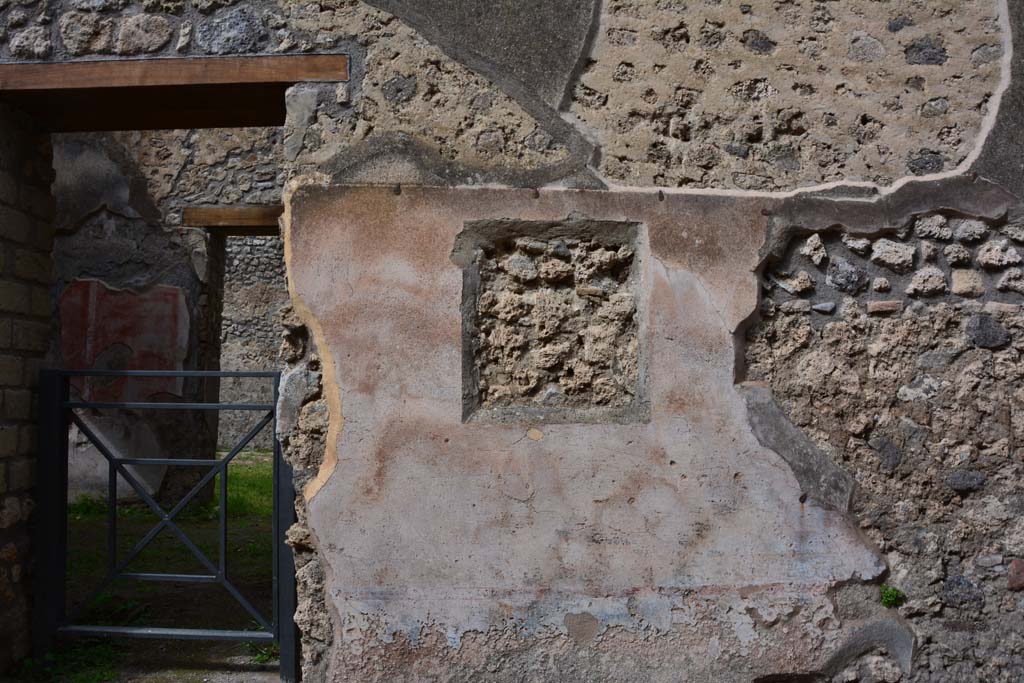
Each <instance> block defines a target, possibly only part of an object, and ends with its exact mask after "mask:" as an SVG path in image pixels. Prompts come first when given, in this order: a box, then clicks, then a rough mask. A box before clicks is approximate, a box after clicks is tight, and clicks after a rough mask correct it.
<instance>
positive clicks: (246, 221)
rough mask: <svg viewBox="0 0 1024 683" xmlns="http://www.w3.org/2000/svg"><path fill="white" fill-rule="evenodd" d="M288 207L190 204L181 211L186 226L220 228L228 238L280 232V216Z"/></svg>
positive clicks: (209, 228) (222, 233)
mask: <svg viewBox="0 0 1024 683" xmlns="http://www.w3.org/2000/svg"><path fill="white" fill-rule="evenodd" d="M282 213H284V207H283V206H280V205H275V206H189V207H186V208H185V209H184V210H183V211H182V212H181V222H182V224H183V225H187V226H191V227H197V228H207V229H208V230H216V231H217V232H218V233H219V234H221V235H224V236H226V237H242V236H247V235H277V234H278V233H279V231H278V223H277V219H278V218H280V217H281V214H282Z"/></svg>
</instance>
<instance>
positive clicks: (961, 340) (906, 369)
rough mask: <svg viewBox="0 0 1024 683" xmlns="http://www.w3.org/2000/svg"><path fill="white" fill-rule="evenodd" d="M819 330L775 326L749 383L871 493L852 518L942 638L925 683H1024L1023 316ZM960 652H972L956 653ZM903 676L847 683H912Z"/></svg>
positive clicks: (854, 314)
mask: <svg viewBox="0 0 1024 683" xmlns="http://www.w3.org/2000/svg"><path fill="white" fill-rule="evenodd" d="M812 321H813V319H812V318H810V317H809V316H807V315H803V314H787V313H783V312H781V311H777V312H776V313H775V314H773V315H770V316H767V317H764V318H762V320H761V322H760V323H759V325H757V326H756V327H755V328H753V329H751V330H750V331H748V335H747V338H746V344H745V356H746V362H747V377H748V378H750V379H754V380H760V381H764V382H766V383H767V384H768V385H769V386H770V387H771V389H772V391H773V393H774V395H775V396H776V399H777V400H778V401H779V404H780V405H781V407H782V408H783V410H784V411H785V412H786V413H787V414H788V416H789V417H790V419H791V420H792V421H793V422H794V423H795V424H796V425H797V426H799V427H800V428H801V429H802V430H803V431H804V433H806V434H807V435H808V436H810V437H811V438H812V439H813V440H814V441H815V442H816V443H817V445H818V446H819V447H821V448H822V449H823V450H825V451H826V452H830V453H832V454H833V458H834V460H835V461H836V462H837V463H839V464H841V466H842V467H843V469H845V470H846V471H848V472H850V473H851V474H852V475H853V476H854V477H855V478H856V479H857V482H858V488H859V492H858V494H857V495H856V496H855V497H854V505H853V513H854V515H855V516H856V518H857V523H858V525H859V526H860V528H861V529H862V530H863V531H864V533H865V534H866V535H867V536H868V537H869V538H871V539H872V540H873V541H874V542H875V543H876V544H877V545H878V547H880V548H883V549H884V551H885V553H886V558H887V562H888V565H889V569H890V574H889V576H888V577H887V579H886V582H887V583H888V584H890V585H892V586H894V587H896V588H898V589H899V590H900V591H902V592H903V593H904V594H905V595H906V598H907V601H906V603H905V604H904V605H902V606H901V607H899V608H898V611H899V613H900V615H901V617H902V618H905V619H907V620H908V622H909V625H910V627H911V628H912V629H913V631H914V632H916V633H932V634H936V637H935V638H929V639H926V640H923V641H920V642H919V643H918V648H919V649H920V651H919V652H918V653H917V656H916V657H915V659H914V673H913V680H919V681H940V680H945V679H946V677H948V675H949V673H950V672H951V671H962V672H965V674H964V675H965V676H966V678H967V679H969V680H1013V679H1015V678H1017V677H1019V675H1020V673H1021V672H1022V671H1024V644H1022V643H1020V642H1019V641H1018V640H1017V639H1015V638H1007V637H1006V634H1007V633H1011V632H1014V631H1015V629H1017V628H1018V627H1017V626H1016V623H1017V619H1018V618H1017V616H1016V615H1017V609H1018V605H1017V603H1018V602H1019V593H1014V592H1012V591H1016V590H1021V587H1022V586H1024V581H1021V579H1020V576H1021V574H1022V572H1021V567H1022V566H1024V565H1021V564H1020V563H1021V560H1020V559H1016V558H1019V557H1021V556H1022V555H1021V553H1024V522H1022V519H1021V516H1020V514H1018V513H1019V510H1018V501H1017V499H1018V498H1019V490H1018V489H1019V487H1018V486H1017V485H1016V482H1017V481H1019V477H1020V476H1022V474H1024V471H1022V465H1021V463H1020V459H1019V457H1018V455H1017V454H1016V453H1015V446H1014V444H1016V443H1019V439H1020V438H1022V436H1024V423H1021V421H1020V420H1019V419H1017V418H1016V415H1017V414H1018V413H1019V412H1020V411H1021V410H1022V408H1024V405H1022V403H1021V401H1022V396H1021V393H1020V391H1019V390H1018V388H1019V387H1020V386H1021V383H1022V382H1024V376H1022V373H1024V366H1022V365H1021V364H1020V362H1019V356H1020V354H1021V353H1022V351H1024V314H1022V312H1021V310H1020V309H1019V307H1017V306H1005V307H1004V306H1002V305H1001V306H999V307H996V306H990V305H985V304H981V303H977V302H972V301H962V300H956V299H951V300H949V301H947V302H943V303H938V304H929V305H925V306H921V307H917V308H914V309H913V310H908V311H907V312H905V313H903V314H901V315H896V316H892V317H877V316H866V315H864V312H863V310H858V309H854V308H848V309H846V310H845V311H844V312H842V314H841V315H839V316H838V317H837V318H834V319H832V320H831V322H830V323H829V324H828V325H827V326H824V327H821V328H816V327H815V326H814V325H813V324H812ZM954 529H955V530H956V532H955V533H952V532H951V531H952V530H954ZM875 599H877V598H875ZM968 625H969V626H968ZM953 642H969V643H970V644H971V645H970V647H969V648H967V649H958V650H956V651H952V650H949V649H947V648H948V647H949V645H950V644H951V643H953ZM857 666H862V664H859V665H857ZM856 668H857V667H854V669H853V674H855V675H857V676H863V675H865V673H864V671H863V669H862V670H861V671H860V672H859V673H858V672H857V671H856ZM844 671H845V670H844ZM897 673H898V672H895V671H892V672H890V674H891V675H890V674H886V675H888V676H889V678H863V677H861V678H854V677H852V675H851V676H850V677H846V678H836V679H832V680H843V681H846V680H907V679H906V678H905V677H900V676H899V675H897ZM843 675H847V674H843ZM822 680H826V679H822Z"/></svg>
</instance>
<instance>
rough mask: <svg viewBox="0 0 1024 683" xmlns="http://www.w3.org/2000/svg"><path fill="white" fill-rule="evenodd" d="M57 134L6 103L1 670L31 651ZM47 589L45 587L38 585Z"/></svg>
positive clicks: (1, 236) (1, 117)
mask: <svg viewBox="0 0 1024 683" xmlns="http://www.w3.org/2000/svg"><path fill="white" fill-rule="evenodd" d="M52 179H53V171H52V163H51V154H50V142H49V136H48V135H46V134H45V133H44V132H42V131H39V130H37V129H36V128H35V126H34V124H33V122H32V121H31V120H29V119H28V118H26V117H24V116H23V115H21V114H19V113H18V112H15V111H13V110H11V109H9V108H7V107H5V106H3V105H0V245H2V246H0V254H2V258H3V262H2V269H0V292H2V294H0V386H2V396H3V412H2V414H0V670H3V669H5V668H7V666H8V665H9V664H10V663H11V662H12V661H14V660H17V659H19V658H21V657H24V656H25V655H26V654H28V651H29V644H30V635H31V630H30V623H29V622H30V614H29V608H30V602H29V581H30V578H29V577H30V567H31V559H32V555H31V545H30V542H29V527H28V522H29V518H30V516H31V513H32V497H31V489H32V486H33V481H34V476H35V471H34V470H35V458H34V452H35V444H36V440H37V430H36V424H35V405H36V391H35V388H36V382H37V379H38V372H39V368H40V367H42V365H43V362H44V359H45V356H46V351H47V349H48V347H49V343H50V332H51V322H52V304H51V300H50V283H51V279H52V268H51V251H52V242H53V222H52V221H53V217H54V202H53V199H52V197H51V195H50V184H51V182H52ZM37 589H39V587H37Z"/></svg>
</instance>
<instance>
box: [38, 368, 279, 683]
mask: <svg viewBox="0 0 1024 683" xmlns="http://www.w3.org/2000/svg"><path fill="white" fill-rule="evenodd" d="M73 377H113V378H120V377H125V378H133V377H134V378H139V377H148V378H154V377H156V378H166V377H171V378H180V377H197V378H214V379H218V380H219V379H220V378H227V377H247V378H265V379H271V380H273V395H274V400H273V402H272V403H268V404H263V403H185V402H171V403H167V402H164V403H157V402H150V403H146V402H109V401H108V402H92V401H82V400H75V401H73V400H71V399H70V380H71V378H73ZM279 380H280V373H277V372H214V371H209V372H207V371H179V372H163V371H141V370H135V371H113V370H96V371H69V370H43V371H41V374H40V468H39V470H40V475H39V495H38V498H39V508H38V510H39V520H38V523H37V529H36V533H37V546H36V547H37V548H38V549H39V550H38V553H37V554H38V556H39V558H40V562H39V564H40V567H39V570H38V571H37V574H39V575H40V578H41V579H43V580H44V581H45V582H44V583H42V584H40V585H45V586H47V587H48V590H47V591H46V592H45V593H44V592H42V591H37V597H36V606H35V624H34V640H35V649H36V651H37V654H41V653H42V652H44V651H46V650H48V649H49V647H50V645H51V644H52V639H53V638H54V636H56V635H68V636H108V637H122V638H123V637H135V638H166V639H187V640H229V641H230V640H235V641H247V642H272V641H276V642H277V643H278V644H279V646H280V651H281V654H280V664H281V679H282V680H283V681H294V680H297V673H298V672H297V662H298V656H297V641H298V639H297V637H296V636H297V631H296V627H295V624H294V620H293V615H294V611H295V566H294V560H293V558H292V555H291V549H290V548H289V547H288V546H287V545H286V544H285V543H284V533H285V531H287V529H288V527H289V526H291V524H292V523H293V522H294V521H295V509H294V489H293V486H292V480H291V468H290V467H289V466H288V464H287V463H286V462H284V460H283V458H282V457H281V449H280V445H279V443H278V441H277V436H276V431H277V419H276V404H277V391H278V389H277V387H278V383H279ZM77 409H94V410H103V409H113V410H118V409H120V410H125V409H127V410H218V411H223V410H246V411H256V412H260V411H265V414H264V415H263V416H262V417H261V418H260V420H259V421H258V422H257V423H256V424H255V425H254V426H253V427H252V428H251V429H249V431H248V432H246V433H245V435H244V436H242V438H241V439H240V440H239V441H238V443H237V444H236V445H235V446H234V447H233V448H232V449H231V450H230V451H229V452H228V453H227V454H226V455H225V456H224V457H222V458H214V459H200V458H131V457H119V456H117V455H115V454H114V452H113V449H111V448H110V447H109V446H108V445H107V444H106V443H105V442H104V440H103V439H102V438H100V437H99V436H98V435H97V434H96V432H95V431H94V430H93V429H92V428H91V427H90V426H89V425H88V424H87V423H86V421H85V420H83V419H82V417H81V416H80V415H78V414H77V413H76V412H75V411H76V410H77ZM72 424H74V425H75V426H76V427H77V428H78V430H79V431H80V432H81V434H82V435H84V436H85V438H86V439H87V440H88V441H89V442H90V443H91V444H92V445H93V446H94V447H95V448H96V450H98V451H99V453H100V454H101V455H102V456H103V458H104V459H105V460H106V462H107V472H108V478H107V568H106V575H105V576H104V578H103V579H102V581H101V582H100V584H99V586H98V587H97V588H95V589H94V590H93V591H92V592H91V593H90V594H89V595H88V596H87V597H86V599H85V600H83V601H82V602H81V603H80V605H79V606H78V608H77V609H76V610H74V611H73V612H72V613H71V614H70V615H68V614H67V613H66V605H65V599H66V598H65V582H66V579H67V477H68V428H69V427H70V425H72ZM268 425H269V426H271V428H272V430H273V432H274V434H273V438H272V441H273V444H274V448H273V451H274V456H273V471H274V501H273V509H274V511H273V534H274V539H273V542H274V545H273V551H274V552H273V558H274V559H273V563H274V567H273V591H274V595H273V598H274V599H273V615H272V616H271V618H269V619H268V618H267V617H266V616H265V615H263V614H262V613H261V612H260V611H259V610H258V609H256V607H255V606H254V605H253V604H252V603H251V602H250V601H249V600H248V599H246V598H245V596H244V595H242V593H241V591H239V590H238V588H237V587H236V586H235V585H234V584H233V583H232V582H231V580H230V579H229V578H228V566H227V528H228V527H227V522H228V518H227V512H228V509H227V507H228V506H227V486H228V476H227V473H228V465H230V464H231V462H232V461H233V460H234V458H235V456H237V455H238V454H239V453H241V452H242V451H243V450H244V449H245V447H246V446H248V445H249V443H250V442H251V441H252V440H253V438H255V437H256V436H257V435H258V434H259V433H260V432H261V431H263V430H264V429H265V428H266V427H267V426H268ZM128 465H167V466H187V467H205V468H208V471H207V472H206V473H205V474H204V475H203V476H202V477H201V478H200V479H199V481H198V482H197V483H196V484H195V485H194V486H192V488H191V489H190V490H189V491H188V492H187V493H186V494H185V495H184V496H183V497H182V498H181V499H180V500H179V501H178V502H177V503H175V505H174V506H173V507H171V509H170V510H165V509H164V507H163V506H162V505H160V503H158V502H157V501H156V499H155V498H154V497H153V496H152V495H151V494H150V493H149V492H148V491H147V490H146V487H145V486H144V485H142V483H140V482H139V480H138V479H137V478H136V476H135V475H133V474H132V473H131V471H130V470H129V469H128V467H127V466H128ZM118 475H120V476H121V477H122V478H123V479H124V480H125V481H126V482H127V483H128V484H129V485H130V486H131V488H132V490H133V491H134V492H135V494H136V495H137V496H138V497H139V498H140V499H141V500H142V501H143V503H145V505H146V506H147V507H148V508H149V509H150V511H152V512H153V513H154V514H155V515H156V517H157V518H158V522H157V523H156V525H155V526H153V528H152V529H150V530H149V531H148V532H147V533H146V534H145V535H144V536H143V537H142V539H141V540H139V541H138V542H137V543H136V544H135V545H134V546H133V547H132V548H131V550H130V551H129V552H128V554H127V555H126V556H125V557H124V558H123V559H121V560H120V561H118V558H117V479H118ZM218 475H220V478H219V480H218V486H219V495H220V505H219V515H218V527H217V531H218V553H217V562H214V561H213V560H211V559H210V558H209V557H208V556H207V554H206V553H204V552H203V551H202V550H201V549H200V548H199V547H198V546H197V545H196V544H195V543H194V542H193V541H192V539H190V538H189V537H188V535H187V534H186V533H185V532H184V530H182V528H181V527H180V526H179V525H178V524H177V522H176V521H175V518H176V517H177V516H178V515H179V514H180V513H181V511H182V510H184V509H185V507H186V506H187V505H188V504H189V503H190V502H191V501H192V500H193V499H195V497H196V496H197V495H199V493H200V492H201V491H202V490H203V489H204V488H205V487H206V486H207V485H209V484H210V482H211V481H213V480H214V478H216V477H217V476H218ZM164 529H166V530H168V531H169V532H170V533H172V534H173V535H174V536H175V537H176V538H177V539H178V540H179V541H180V542H181V543H182V544H183V545H184V546H185V547H186V548H187V549H188V550H189V552H190V553H191V554H192V555H193V557H195V559H196V560H197V561H198V562H199V563H200V564H201V565H202V566H203V567H204V568H205V569H206V571H207V572H208V573H206V574H175V573H158V572H129V571H126V570H127V569H128V567H129V565H130V564H131V563H132V562H133V561H134V560H135V559H136V558H137V557H138V556H139V554H140V553H142V551H143V550H144V549H145V548H146V547H147V546H149V544H150V543H151V542H152V541H153V539H155V538H156V537H157V536H158V535H159V534H160V532H161V531H163V530H164ZM118 579H132V580H140V581H156V582H170V583H216V584H220V585H221V586H223V587H224V588H225V589H226V590H227V592H228V593H229V594H230V595H231V596H232V597H233V598H234V599H235V600H236V601H237V602H238V604H239V605H240V606H241V607H242V608H243V609H244V610H245V611H246V612H247V613H248V614H249V616H250V617H252V619H253V620H254V621H255V623H256V624H258V625H259V627H260V629H261V630H258V631H257V630H253V631H234V630H225V629H206V628H148V627H141V626H140V627H135V626H101V625H89V624H80V623H77V622H78V620H79V618H80V617H81V616H82V615H83V614H84V613H85V612H86V610H87V609H88V607H89V606H90V605H91V604H92V603H93V602H94V601H95V600H96V598H98V597H99V596H100V595H102V594H103V593H104V592H105V591H106V590H107V589H109V588H110V586H111V585H112V584H113V583H114V582H115V581H116V580H118ZM51 587H56V588H57V590H50V588H51Z"/></svg>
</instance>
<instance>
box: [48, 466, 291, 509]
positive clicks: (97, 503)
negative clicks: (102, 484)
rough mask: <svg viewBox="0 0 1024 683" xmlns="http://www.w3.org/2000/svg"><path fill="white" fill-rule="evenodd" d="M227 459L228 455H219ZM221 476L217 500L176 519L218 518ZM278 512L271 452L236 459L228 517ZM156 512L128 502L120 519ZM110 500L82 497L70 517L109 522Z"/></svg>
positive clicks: (231, 471) (230, 480)
mask: <svg viewBox="0 0 1024 683" xmlns="http://www.w3.org/2000/svg"><path fill="white" fill-rule="evenodd" d="M218 455H219V456H221V457H223V455H224V453H218ZM220 477H221V475H217V476H216V477H215V478H214V482H213V485H214V497H213V500H212V501H211V502H210V503H209V504H206V505H189V506H188V507H186V508H185V509H184V510H182V511H181V512H180V513H179V514H178V516H177V517H175V519H181V520H206V519H217V517H218V515H219V514H220ZM273 513H274V460H273V453H272V452H271V451H246V452H244V453H240V454H238V455H237V456H235V458H234V460H232V461H231V464H230V465H228V516H229V518H234V517H263V516H270V515H272V514H273ZM152 514H153V513H152V511H151V510H150V509H149V507H148V506H147V505H146V504H145V503H143V502H141V501H137V500H134V501H130V502H124V503H122V504H120V505H118V506H117V517H118V519H119V520H120V519H122V518H126V517H148V516H151V515H152ZM106 516H107V499H106V498H101V497H99V496H89V495H86V496H80V497H79V498H77V499H76V500H74V501H73V502H71V503H69V504H68V518H69V519H72V520H77V521H81V520H90V519H105V518H106Z"/></svg>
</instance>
